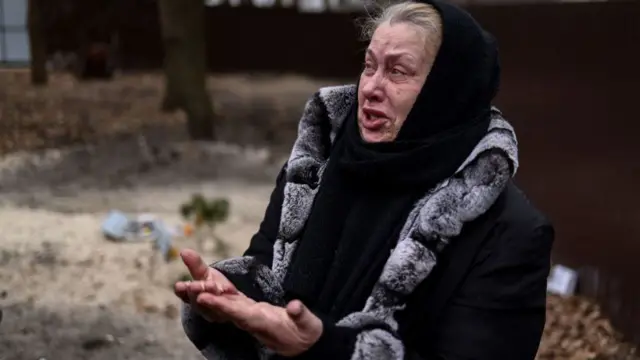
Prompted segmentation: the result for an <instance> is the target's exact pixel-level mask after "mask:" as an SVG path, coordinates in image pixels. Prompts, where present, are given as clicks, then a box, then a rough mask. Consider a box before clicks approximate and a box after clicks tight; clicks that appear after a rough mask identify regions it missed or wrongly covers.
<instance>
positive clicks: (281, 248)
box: [271, 239, 298, 284]
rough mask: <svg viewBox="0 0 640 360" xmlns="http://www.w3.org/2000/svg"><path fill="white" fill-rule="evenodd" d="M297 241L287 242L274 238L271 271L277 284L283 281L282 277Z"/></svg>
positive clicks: (285, 272)
mask: <svg viewBox="0 0 640 360" xmlns="http://www.w3.org/2000/svg"><path fill="white" fill-rule="evenodd" d="M297 245H298V241H297V240H296V241H293V242H288V241H284V240H280V239H278V240H276V242H275V244H274V245H273V266H272V268H271V271H272V272H273V275H274V276H275V278H276V279H277V280H278V282H279V284H282V283H283V282H284V277H285V275H286V274H287V268H288V266H289V264H290V263H291V259H292V258H293V253H294V252H295V249H296V246H297Z"/></svg>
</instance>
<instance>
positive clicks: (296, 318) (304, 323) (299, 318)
mask: <svg viewBox="0 0 640 360" xmlns="http://www.w3.org/2000/svg"><path fill="white" fill-rule="evenodd" d="M287 315H289V317H290V318H291V320H293V322H294V323H295V324H296V325H297V326H298V327H299V328H300V329H302V330H305V329H311V328H313V327H314V326H316V325H317V321H318V318H317V317H316V315H314V314H313V313H312V312H311V310H309V309H308V308H307V307H306V306H305V305H304V304H303V303H302V302H301V301H300V300H293V301H291V302H289V303H288V304H287Z"/></svg>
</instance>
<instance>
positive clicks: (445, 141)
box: [342, 0, 500, 188]
mask: <svg viewBox="0 0 640 360" xmlns="http://www.w3.org/2000/svg"><path fill="white" fill-rule="evenodd" d="M423 2H424V3H426V4H430V5H432V6H433V7H434V8H435V9H436V10H437V11H438V13H439V14H440V16H441V18H442V30H441V34H442V42H441V45H440V49H439V51H438V53H437V55H436V58H435V61H434V64H433V67H432V69H431V72H430V73H429V75H428V77H427V79H426V81H425V84H424V85H423V87H422V89H421V91H420V93H419V94H418V96H417V98H416V101H415V104H414V105H413V108H412V109H411V111H410V112H409V114H408V116H407V119H406V120H405V122H404V124H403V126H402V128H401V130H400V133H399V134H398V137H397V138H396V139H395V141H392V142H388V143H366V142H364V140H362V138H361V136H360V132H359V130H358V124H357V119H356V116H357V115H356V114H357V106H358V104H357V103H356V104H354V105H353V108H352V109H351V115H350V116H349V118H348V119H347V123H346V124H345V127H346V130H345V132H346V134H345V145H346V146H345V147H346V149H345V154H344V155H343V156H342V160H343V161H342V163H343V167H344V168H345V169H346V170H347V171H349V172H351V173H352V175H355V176H358V177H361V178H367V179H372V178H373V179H377V181H378V182H379V183H380V184H381V185H383V186H387V185H397V186H402V185H407V186H420V187H426V188H430V187H433V186H434V185H435V184H436V183H438V182H439V181H441V180H443V179H444V178H446V177H448V176H451V175H452V174H453V173H454V172H455V171H456V170H457V168H458V166H459V165H460V164H461V163H462V162H463V161H464V159H465V158H466V157H467V156H468V155H469V153H470V152H471V150H472V149H473V147H474V146H475V145H476V144H477V143H478V141H480V139H482V137H483V136H484V134H485V133H486V131H487V128H488V126H489V121H490V110H491V101H492V100H493V98H494V97H495V95H496V94H497V92H498V86H499V82H500V64H499V61H498V48H497V44H496V41H495V39H494V38H493V37H492V36H491V35H490V34H489V33H487V32H485V31H484V30H483V29H482V28H481V27H480V25H479V24H478V23H477V22H476V21H475V20H474V19H473V18H472V17H471V15H469V14H468V13H467V12H466V11H464V10H462V9H460V8H459V7H457V6H455V5H453V4H450V3H448V2H444V1H441V0H426V1H423Z"/></svg>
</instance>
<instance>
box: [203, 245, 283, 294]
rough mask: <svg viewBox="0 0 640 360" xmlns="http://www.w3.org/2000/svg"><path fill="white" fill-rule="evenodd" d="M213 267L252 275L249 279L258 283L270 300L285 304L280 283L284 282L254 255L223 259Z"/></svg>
mask: <svg viewBox="0 0 640 360" xmlns="http://www.w3.org/2000/svg"><path fill="white" fill-rule="evenodd" d="M211 267H213V268H214V269H217V270H219V271H221V272H222V273H225V274H234V275H245V276H250V277H251V278H250V279H249V280H250V281H251V282H252V283H253V284H254V285H257V287H258V288H259V289H260V290H261V291H262V294H263V295H264V297H265V299H266V300H267V301H268V302H270V303H272V304H277V305H283V304H282V299H283V297H284V290H283V289H282V286H281V285H280V284H281V283H282V282H281V281H280V280H279V279H278V278H277V277H276V276H275V274H274V272H272V271H271V269H270V268H269V267H267V266H265V265H263V264H260V263H258V262H257V261H256V260H255V258H253V257H252V256H242V257H235V258H230V259H225V260H221V261H218V262H216V263H214V264H213V265H211Z"/></svg>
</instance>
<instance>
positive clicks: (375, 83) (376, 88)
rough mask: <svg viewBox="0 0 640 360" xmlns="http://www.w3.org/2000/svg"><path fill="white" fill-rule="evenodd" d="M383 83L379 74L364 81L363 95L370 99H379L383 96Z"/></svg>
mask: <svg viewBox="0 0 640 360" xmlns="http://www.w3.org/2000/svg"><path fill="white" fill-rule="evenodd" d="M381 85H382V84H381V81H380V76H378V75H377V74H375V75H373V76H371V77H368V78H366V79H364V81H363V83H362V94H363V95H364V96H365V97H367V98H368V99H377V98H379V97H380V96H381V92H382V91H381Z"/></svg>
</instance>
